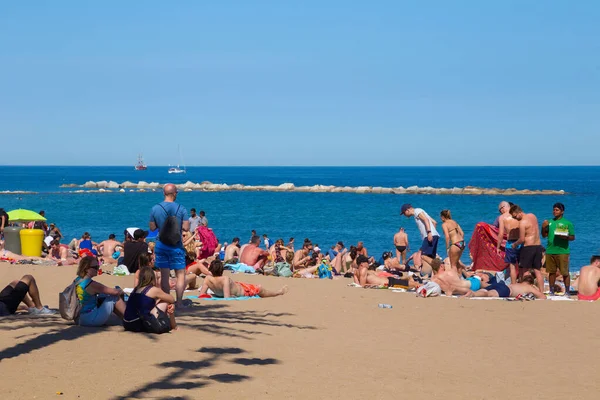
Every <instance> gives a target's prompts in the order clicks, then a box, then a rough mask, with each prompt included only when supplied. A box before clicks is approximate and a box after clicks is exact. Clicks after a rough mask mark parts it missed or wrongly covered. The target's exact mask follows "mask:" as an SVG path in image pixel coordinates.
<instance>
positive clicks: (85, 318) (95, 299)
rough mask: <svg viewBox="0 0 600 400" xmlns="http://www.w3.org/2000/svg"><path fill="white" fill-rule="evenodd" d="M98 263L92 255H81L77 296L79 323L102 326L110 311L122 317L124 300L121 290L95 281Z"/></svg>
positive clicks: (77, 279)
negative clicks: (79, 310) (79, 306)
mask: <svg viewBox="0 0 600 400" xmlns="http://www.w3.org/2000/svg"><path fill="white" fill-rule="evenodd" d="M98 268H100V264H99V263H98V259H97V258H96V257H92V256H86V257H82V258H81V260H80V261H79V267H78V268H77V278H76V279H75V281H76V282H77V297H78V298H79V303H80V304H81V312H80V314H79V325H81V326H102V325H104V324H106V322H107V321H108V318H110V316H111V314H112V313H115V314H116V315H117V316H118V317H119V318H123V313H124V312H125V302H124V301H123V300H122V299H121V296H123V290H121V289H120V288H109V287H108V286H104V285H103V284H101V283H99V282H96V281H94V280H93V278H94V277H95V276H96V275H98Z"/></svg>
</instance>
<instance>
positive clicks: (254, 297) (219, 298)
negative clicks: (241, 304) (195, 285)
mask: <svg viewBox="0 0 600 400" xmlns="http://www.w3.org/2000/svg"><path fill="white" fill-rule="evenodd" d="M186 297H187V298H188V299H199V300H210V301H221V300H224V301H230V300H250V299H260V296H243V297H227V298H224V297H202V298H200V297H198V296H186Z"/></svg>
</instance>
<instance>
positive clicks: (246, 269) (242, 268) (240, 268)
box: [224, 263, 256, 274]
mask: <svg viewBox="0 0 600 400" xmlns="http://www.w3.org/2000/svg"><path fill="white" fill-rule="evenodd" d="M224 268H225V269H229V270H231V271H233V272H243V273H246V274H255V273H256V270H255V269H254V268H252V267H251V266H249V265H246V264H243V263H237V264H225V267H224Z"/></svg>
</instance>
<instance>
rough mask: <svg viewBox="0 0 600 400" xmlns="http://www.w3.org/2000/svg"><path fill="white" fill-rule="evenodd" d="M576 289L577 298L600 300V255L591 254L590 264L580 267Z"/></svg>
mask: <svg viewBox="0 0 600 400" xmlns="http://www.w3.org/2000/svg"><path fill="white" fill-rule="evenodd" d="M577 289H578V294H577V298H578V299H579V300H588V301H595V300H600V255H599V256H592V259H591V260H590V265H587V266H585V267H583V268H581V271H580V272H579V279H578V280H577Z"/></svg>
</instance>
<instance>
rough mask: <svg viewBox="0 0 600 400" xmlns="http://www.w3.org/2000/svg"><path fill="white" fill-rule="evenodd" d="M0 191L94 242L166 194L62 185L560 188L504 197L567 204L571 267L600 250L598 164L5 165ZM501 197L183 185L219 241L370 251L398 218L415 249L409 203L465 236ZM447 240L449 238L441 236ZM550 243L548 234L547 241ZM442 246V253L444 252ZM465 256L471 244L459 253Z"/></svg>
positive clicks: (382, 244) (539, 208)
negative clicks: (444, 217) (172, 168)
mask: <svg viewBox="0 0 600 400" xmlns="http://www.w3.org/2000/svg"><path fill="white" fill-rule="evenodd" d="M0 176H1V180H0V191H5V190H11V191H14V190H26V191H35V192H37V193H36V194H5V195H0V207H3V208H5V209H6V210H11V209H14V208H27V209H32V210H35V211H39V210H45V211H46V216H47V218H48V221H49V222H55V223H56V224H57V225H58V226H59V228H60V229H61V230H62V232H63V234H64V235H65V237H66V238H68V239H69V240H70V239H71V238H72V237H79V236H81V234H82V233H83V232H84V231H88V232H90V233H91V234H92V237H93V239H94V240H95V241H101V240H103V239H105V238H106V237H107V236H108V234H110V233H115V234H117V236H118V237H120V236H121V232H123V230H124V229H125V228H126V227H129V226H139V227H143V228H147V225H148V223H147V221H148V216H149V211H150V208H151V207H152V206H153V205H154V204H155V203H157V202H159V201H161V200H162V195H161V193H160V192H142V193H139V192H126V193H119V192H112V193H85V194H80V193H69V191H72V189H62V188H60V185H62V184H65V183H76V184H83V183H85V182H86V181H88V180H92V181H99V180H107V181H108V180H113V181H116V182H119V183H120V182H123V181H132V182H138V181H146V182H160V183H165V182H173V183H184V182H186V181H188V180H190V181H192V182H202V181H211V182H213V183H227V184H234V183H240V184H246V185H259V184H264V185H266V184H269V185H279V184H281V183H285V182H291V183H294V184H295V185H297V186H300V185H316V184H322V185H336V186H384V187H397V186H404V187H408V186H412V185H418V186H433V187H455V186H456V187H463V186H468V185H472V186H481V187H497V188H511V187H513V188H517V189H563V190H565V191H567V192H568V194H566V195H563V196H508V197H507V198H506V199H507V200H509V201H512V202H514V203H516V204H519V205H521V207H522V208H523V209H524V210H525V211H526V212H533V213H534V214H536V215H537V216H538V219H539V221H540V223H541V221H543V220H544V219H550V218H552V205H553V204H554V203H555V202H557V201H560V202H563V203H564V204H565V205H566V213H565V216H566V218H568V219H570V220H571V221H572V222H573V223H574V225H575V231H576V232H575V235H576V240H575V241H574V242H573V243H572V245H571V246H572V247H571V248H572V251H571V269H573V270H576V269H579V268H580V267H581V266H583V265H585V264H586V263H587V262H588V261H589V258H590V256H591V255H592V254H594V253H598V252H600V241H599V240H598V234H597V232H596V229H597V227H598V222H600V218H598V216H597V214H596V212H595V211H596V210H595V206H596V205H597V204H599V200H600V167H188V169H187V174H185V175H183V174H182V175H169V174H168V173H167V167H149V168H148V170H146V171H134V169H133V167H54V166H52V167H50V166H46V167H16V166H1V167H0ZM501 200H504V198H503V197H502V196H450V195H381V194H352V193H268V192H217V193H208V192H180V194H179V197H178V201H179V202H180V203H182V204H183V205H184V206H185V207H187V208H188V210H189V209H190V208H192V207H194V208H196V210H198V211H199V210H205V211H206V214H207V217H208V219H209V224H210V227H212V228H213V229H214V231H215V233H216V234H217V236H218V237H219V239H220V240H221V241H222V242H223V241H231V239H232V238H233V237H234V236H239V237H240V238H241V240H242V241H247V240H248V239H249V237H250V231H251V230H252V229H256V231H257V232H258V233H259V234H261V235H262V234H263V233H267V234H268V235H269V237H270V238H272V239H277V238H280V237H281V238H283V239H284V240H287V239H289V238H290V237H295V238H296V242H297V244H299V243H301V242H302V240H303V239H304V238H307V237H308V238H310V239H311V240H312V241H313V243H317V244H319V246H320V247H321V248H327V247H329V246H331V245H333V244H334V243H335V242H336V241H338V240H342V241H344V243H345V244H346V246H349V245H350V244H355V243H356V242H357V241H359V240H362V241H364V242H365V247H367V249H368V250H369V253H370V254H374V255H377V256H379V255H381V253H382V252H383V251H385V250H392V249H393V241H392V237H393V235H394V233H395V232H397V230H398V228H399V227H400V226H404V227H405V228H406V230H407V233H408V235H409V241H410V246H411V248H412V249H418V247H419V245H420V242H421V240H420V237H419V234H418V232H417V229H416V226H415V223H414V220H412V219H407V218H405V217H403V216H400V215H399V209H400V206H401V205H402V204H403V203H411V204H412V205H413V206H415V207H421V208H423V209H425V210H426V211H427V212H428V213H429V214H430V215H431V216H432V217H434V218H436V219H437V220H438V221H439V212H440V211H441V210H442V209H446V208H447V209H450V210H451V211H452V215H453V218H454V219H455V220H456V221H457V222H458V223H459V224H460V225H461V226H462V228H463V230H464V231H465V234H466V238H467V239H468V238H470V236H471V234H472V231H473V227H474V226H475V224H476V223H477V222H479V221H486V222H492V221H493V220H494V219H495V218H496V216H497V214H498V212H497V205H498V203H499V202H500V201H501ZM442 240H443V239H442ZM543 242H544V241H543ZM444 247H445V246H444V245H443V244H440V246H439V250H440V254H442V255H444V254H445V250H444ZM463 258H464V261H465V262H468V261H469V258H468V252H465V255H464V256H463Z"/></svg>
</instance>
